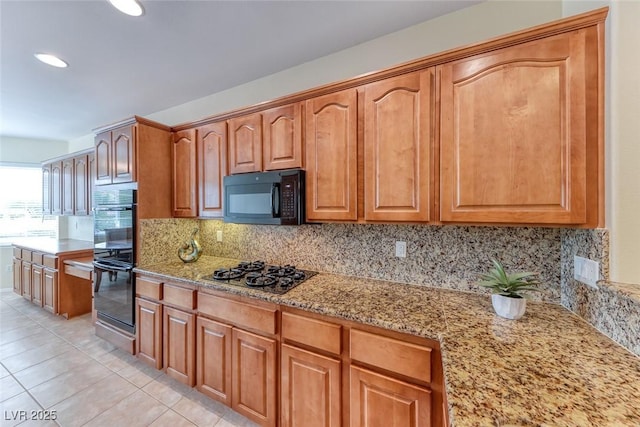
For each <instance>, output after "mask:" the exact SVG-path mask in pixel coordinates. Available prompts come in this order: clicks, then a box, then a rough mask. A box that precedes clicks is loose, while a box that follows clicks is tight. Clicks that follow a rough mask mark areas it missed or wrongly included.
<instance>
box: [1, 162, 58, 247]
mask: <svg viewBox="0 0 640 427" xmlns="http://www.w3.org/2000/svg"><path fill="white" fill-rule="evenodd" d="M0 183H2V184H0V185H1V187H0V188H1V190H0V191H1V194H2V196H1V197H0V245H8V244H10V243H11V242H12V241H13V240H15V239H16V238H21V237H53V238H57V237H58V217H56V216H51V215H43V214H42V169H41V168H40V165H30V164H26V165H25V164H22V165H19V166H18V165H6V164H4V165H0Z"/></svg>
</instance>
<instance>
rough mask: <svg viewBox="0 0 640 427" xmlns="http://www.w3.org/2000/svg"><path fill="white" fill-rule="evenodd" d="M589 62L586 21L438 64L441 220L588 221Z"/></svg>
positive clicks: (593, 59) (592, 90)
mask: <svg viewBox="0 0 640 427" xmlns="http://www.w3.org/2000/svg"><path fill="white" fill-rule="evenodd" d="M597 61H598V41H597V29H596V28H595V27H589V28H585V29H581V30H578V31H573V32H570V33H565V34H560V35H557V36H552V37H548V38H544V39H541V40H535V41H531V42H527V43H523V44H519V45H516V46H511V47H507V48H503V49H499V50H495V51H491V52H489V53H485V54H481V55H476V56H473V57H469V58H465V59H462V60H459V61H455V62H452V63H448V64H445V65H442V66H440V67H439V74H440V87H441V101H440V102H441V104H440V105H441V130H440V154H441V170H440V172H441V174H440V184H441V186H440V188H441V191H440V209H441V210H440V216H441V220H442V221H443V222H451V221H452V222H484V223H514V224H517V223H539V224H586V223H588V222H593V221H594V220H597V197H598V194H597V192H598V179H599V178H598V174H599V173H601V171H599V170H598V169H599V167H598V165H597V158H598V150H599V148H598V145H599V136H598V132H599V130H598V125H597V123H598V119H597V114H598V108H597V105H598V96H599V93H598V87H599V86H598V65H597ZM594 211H595V212H594ZM594 214H595V216H594Z"/></svg>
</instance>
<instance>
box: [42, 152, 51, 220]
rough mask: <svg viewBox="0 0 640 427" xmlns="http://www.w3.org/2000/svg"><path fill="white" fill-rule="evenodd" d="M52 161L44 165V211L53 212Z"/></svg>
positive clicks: (46, 213) (46, 212) (45, 212)
mask: <svg viewBox="0 0 640 427" xmlns="http://www.w3.org/2000/svg"><path fill="white" fill-rule="evenodd" d="M51 187H52V181H51V163H45V164H43V165H42V213H43V214H44V215H50V214H51Z"/></svg>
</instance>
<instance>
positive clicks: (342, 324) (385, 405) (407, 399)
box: [136, 275, 447, 427]
mask: <svg viewBox="0 0 640 427" xmlns="http://www.w3.org/2000/svg"><path fill="white" fill-rule="evenodd" d="M136 289H137V295H138V298H136V308H137V311H136V313H137V319H138V320H137V340H136V342H137V351H138V357H139V358H140V359H141V360H143V361H145V362H147V363H149V364H150V365H152V366H154V367H155V368H157V369H164V371H165V372H166V373H167V375H169V376H171V377H173V378H176V379H178V380H180V381H182V382H183V383H185V384H188V385H191V386H193V385H195V387H196V388H197V389H198V390H199V391H200V392H201V393H203V394H205V395H206V396H208V397H210V398H212V399H215V400H218V401H220V402H222V403H224V404H225V405H227V406H230V407H231V408H233V409H234V410H235V411H237V412H239V413H241V414H242V415H244V416H246V417H248V418H250V419H251V420H253V421H254V422H256V423H258V424H259V425H262V426H269V427H277V426H280V427H340V426H345V427H346V426H350V427H383V426H384V427H387V426H397V427H403V426H412V427H428V426H444V425H446V424H447V419H446V409H445V407H446V405H445V403H444V402H445V399H444V386H443V383H444V381H443V376H442V375H443V374H442V364H441V363H442V362H441V356H440V347H439V344H438V343H437V342H436V341H432V340H428V339H425V338H420V337H415V336H410V335H406V334H401V333H397V332H392V331H387V330H384V329H380V328H376V327H372V326H366V325H362V324H359V323H355V322H350V321H345V320H341V319H337V318H331V317H327V316H323V315H319V314H312V313H308V312H305V311H302V310H298V309H292V308H289V307H283V306H278V305H276V304H272V303H268V302H264V301H258V300H254V299H251V298H247V297H240V296H235V295H230V294H227V293H225V292H220V291H214V290H209V289H204V288H200V289H198V290H196V288H195V287H188V286H186V285H176V284H172V283H163V282H160V281H158V280H155V279H151V278H149V277H144V276H140V275H139V276H138V281H137V285H136Z"/></svg>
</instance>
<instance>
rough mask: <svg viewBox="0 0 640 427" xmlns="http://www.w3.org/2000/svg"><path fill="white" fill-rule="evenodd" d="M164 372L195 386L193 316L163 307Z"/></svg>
mask: <svg viewBox="0 0 640 427" xmlns="http://www.w3.org/2000/svg"><path fill="white" fill-rule="evenodd" d="M162 316H163V318H164V321H163V322H164V323H163V325H162V329H163V346H164V353H163V356H164V359H163V360H164V370H165V372H166V373H167V375H169V376H170V377H172V378H174V379H176V380H178V381H180V382H182V383H184V384H186V385H188V386H190V387H193V386H194V385H195V379H196V376H195V362H196V361H195V351H194V345H195V322H194V316H193V314H190V313H186V312H184V311H182V310H176V309H175V308H171V307H166V306H165V307H163V313H162Z"/></svg>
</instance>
